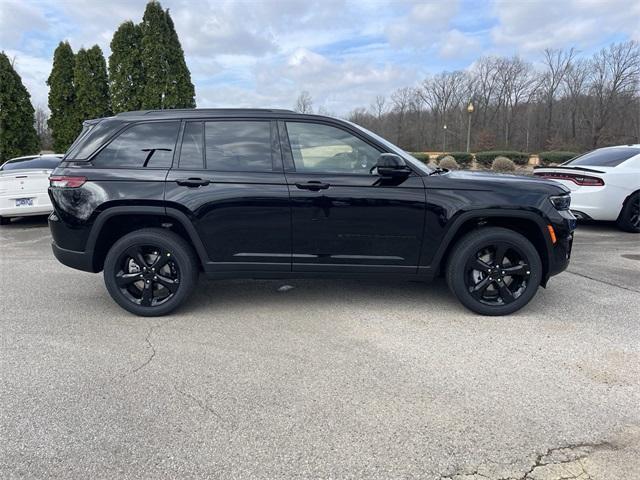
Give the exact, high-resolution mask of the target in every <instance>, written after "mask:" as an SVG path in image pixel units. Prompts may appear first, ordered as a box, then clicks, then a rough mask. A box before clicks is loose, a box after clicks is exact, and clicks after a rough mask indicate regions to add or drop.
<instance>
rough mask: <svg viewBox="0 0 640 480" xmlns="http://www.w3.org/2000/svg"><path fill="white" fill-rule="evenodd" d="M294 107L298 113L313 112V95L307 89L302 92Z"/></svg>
mask: <svg viewBox="0 0 640 480" xmlns="http://www.w3.org/2000/svg"><path fill="white" fill-rule="evenodd" d="M293 109H294V110H295V111H296V112H298V113H313V100H312V99H311V95H310V94H309V92H307V91H306V90H303V91H302V92H300V95H298V99H297V100H296V105H295V107H293Z"/></svg>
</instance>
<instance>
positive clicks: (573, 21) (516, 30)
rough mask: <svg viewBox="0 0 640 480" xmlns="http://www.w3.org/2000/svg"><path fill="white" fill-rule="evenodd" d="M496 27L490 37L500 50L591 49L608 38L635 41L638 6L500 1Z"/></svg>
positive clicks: (597, 0) (622, 1) (615, 1)
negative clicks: (511, 48)
mask: <svg viewBox="0 0 640 480" xmlns="http://www.w3.org/2000/svg"><path fill="white" fill-rule="evenodd" d="M493 10H494V12H495V15H496V17H497V18H498V20H499V23H498V24H497V25H496V26H495V27H494V28H493V29H492V30H491V37H492V39H493V41H494V42H495V44H496V45H497V46H498V47H500V46H511V47H517V48H518V49H519V50H521V51H523V52H525V53H527V52H535V51H540V50H543V49H545V48H564V47H572V46H576V47H592V46H594V45H596V46H597V45H599V44H601V43H602V39H603V37H607V36H609V35H617V36H619V35H626V36H630V37H633V36H635V37H637V36H638V35H639V33H638V32H639V31H640V27H639V21H638V19H639V18H640V3H639V2H629V1H628V0H607V1H601V0H566V1H557V0H541V1H537V2H528V1H523V2H512V1H504V0H499V1H496V2H495V3H494V6H493Z"/></svg>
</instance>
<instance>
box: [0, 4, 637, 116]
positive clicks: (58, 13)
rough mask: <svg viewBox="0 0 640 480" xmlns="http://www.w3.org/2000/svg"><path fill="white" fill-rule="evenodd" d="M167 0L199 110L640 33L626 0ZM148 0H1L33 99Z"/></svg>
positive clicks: (276, 101) (383, 82) (398, 82)
mask: <svg viewBox="0 0 640 480" xmlns="http://www.w3.org/2000/svg"><path fill="white" fill-rule="evenodd" d="M488 1H489V2H490V3H488V4H481V3H479V2H475V1H473V0H452V1H449V0H389V1H388V2H386V3H385V2H380V1H379V0H358V1H355V0H306V1H301V0H277V1H276V0H198V1H197V2H194V1H192V0H161V2H162V5H163V7H164V8H168V9H169V10H170V12H171V15H172V17H173V19H174V23H175V25H176V30H177V32H178V35H179V38H180V41H181V43H182V46H183V48H184V50H185V56H186V61H187V65H188V66H189V68H190V69H191V73H192V79H193V81H194V83H195V87H196V95H197V102H198V105H199V106H203V107H205V106H209V107H215V106H252V107H260V106H274V107H283V108H290V107H291V106H292V105H293V103H294V102H295V98H296V97H297V95H298V93H299V92H300V91H301V90H308V91H309V92H310V93H311V95H312V96H313V99H314V103H315V105H316V107H319V106H323V107H324V108H325V109H328V110H331V111H334V112H336V113H338V114H344V113H346V112H348V111H350V110H351V109H353V108H355V107H357V106H363V105H368V104H369V103H370V102H371V101H372V100H373V98H375V96H376V95H389V94H390V92H391V91H392V90H394V89H396V88H398V87H402V86H411V85H415V84H417V83H419V81H420V80H421V79H422V78H423V77H424V75H425V74H426V73H435V72H437V71H440V70H454V69H459V68H465V67H466V66H468V65H469V63H470V62H471V61H472V60H473V59H474V58H475V57H476V56H478V55H481V54H486V53H495V54H507V55H511V54H514V53H518V54H521V55H523V56H524V57H525V58H529V59H533V58H535V57H536V56H539V54H540V52H541V50H542V49H544V48H546V47H554V48H559V47H568V46H574V45H575V46H577V47H579V48H584V49H585V51H588V49H589V48H592V49H595V48H600V47H602V46H605V45H607V44H608V43H610V42H612V41H620V40H625V39H627V38H636V39H640V38H638V37H640V29H639V28H638V25H637V19H638V17H640V3H639V2H631V3H629V2H628V0H607V1H604V0H567V1H558V0H553V1H550V0H537V1H533V0H528V1H522V2H516V1H513V0H508V1H507V0H488ZM145 4H146V0H110V1H109V2H92V1H87V0H64V1H57V0H31V1H30V2H26V1H23V0H0V42H1V43H0V45H1V47H2V48H4V49H7V50H8V53H10V55H12V56H15V57H16V68H17V69H18V72H19V73H20V74H21V75H22V76H23V80H24V83H25V84H26V85H27V88H28V89H29V91H30V92H31V94H32V97H33V100H34V104H38V103H39V104H46V100H47V92H48V87H47V86H46V83H45V82H46V79H47V77H48V75H49V71H50V68H51V60H52V56H53V51H54V49H55V47H56V45H57V44H58V42H59V41H61V40H65V39H68V40H69V41H70V43H71V45H72V47H73V49H74V50H75V51H77V50H78V49H79V48H80V47H82V46H85V47H88V46H91V45H93V44H96V43H97V44H98V45H99V46H100V47H101V48H102V49H103V51H104V53H105V56H108V55H109V53H110V52H109V43H110V41H111V38H112V35H113V32H114V31H115V29H116V28H117V27H118V25H119V24H120V23H121V22H123V21H125V20H128V19H131V20H133V21H135V22H139V21H140V20H141V18H142V14H143V12H144V8H145Z"/></svg>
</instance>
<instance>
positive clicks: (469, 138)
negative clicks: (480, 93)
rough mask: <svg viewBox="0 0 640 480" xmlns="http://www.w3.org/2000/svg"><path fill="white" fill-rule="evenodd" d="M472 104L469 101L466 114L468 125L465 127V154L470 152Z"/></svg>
mask: <svg viewBox="0 0 640 480" xmlns="http://www.w3.org/2000/svg"><path fill="white" fill-rule="evenodd" d="M473 110H474V108H473V103H471V101H469V105H467V113H468V114H469V125H468V126H467V153H469V152H471V114H472V113H473Z"/></svg>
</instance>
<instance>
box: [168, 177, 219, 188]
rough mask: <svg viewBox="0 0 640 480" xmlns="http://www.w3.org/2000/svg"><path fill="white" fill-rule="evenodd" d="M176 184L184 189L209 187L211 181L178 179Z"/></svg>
mask: <svg viewBox="0 0 640 480" xmlns="http://www.w3.org/2000/svg"><path fill="white" fill-rule="evenodd" d="M176 183H177V184H178V185H182V186H183V187H190V188H195V187H204V186H205V185H209V184H210V183H211V181H210V180H206V179H204V178H178V179H177V180H176Z"/></svg>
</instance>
